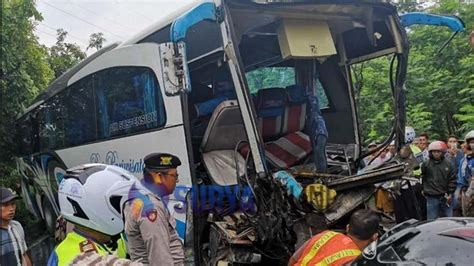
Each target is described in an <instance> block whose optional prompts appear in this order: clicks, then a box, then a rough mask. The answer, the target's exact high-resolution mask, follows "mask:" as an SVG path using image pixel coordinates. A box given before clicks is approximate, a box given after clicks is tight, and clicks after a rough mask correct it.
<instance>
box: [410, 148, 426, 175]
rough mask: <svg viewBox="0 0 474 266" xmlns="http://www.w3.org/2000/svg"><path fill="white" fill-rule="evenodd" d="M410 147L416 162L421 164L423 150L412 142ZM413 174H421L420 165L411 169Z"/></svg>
mask: <svg viewBox="0 0 474 266" xmlns="http://www.w3.org/2000/svg"><path fill="white" fill-rule="evenodd" d="M410 149H411V152H412V153H413V156H414V157H415V159H416V161H417V162H418V164H422V163H423V151H422V150H421V149H420V148H418V147H417V146H416V145H414V144H411V145H410ZM413 175H414V176H418V177H419V176H421V167H420V168H418V169H416V170H413Z"/></svg>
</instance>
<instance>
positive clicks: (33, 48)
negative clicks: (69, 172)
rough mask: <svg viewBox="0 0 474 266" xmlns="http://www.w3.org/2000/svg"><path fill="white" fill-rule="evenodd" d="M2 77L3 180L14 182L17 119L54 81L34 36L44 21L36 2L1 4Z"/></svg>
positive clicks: (0, 154) (0, 172)
mask: <svg viewBox="0 0 474 266" xmlns="http://www.w3.org/2000/svg"><path fill="white" fill-rule="evenodd" d="M1 3H2V6H1V12H2V13H1V17H2V18H1V21H2V25H1V73H0V75H1V77H0V112H1V120H2V122H1V124H0V137H1V142H0V151H1V152H0V177H1V179H2V182H4V181H7V180H11V179H8V178H6V177H8V176H10V175H11V173H12V171H13V169H14V166H15V165H14V163H13V155H12V154H13V151H14V146H15V145H14V143H15V142H14V132H15V124H14V123H15V119H16V118H17V117H18V115H20V114H21V112H22V111H23V110H24V109H25V108H26V107H27V105H28V104H29V103H30V102H31V100H32V99H33V98H34V97H36V95H38V93H39V92H41V91H42V90H44V89H45V88H46V87H47V85H48V83H49V82H50V81H51V79H52V77H53V71H52V70H51V68H50V65H49V64H48V61H47V58H48V50H47V48H46V47H44V46H43V45H40V44H39V43H38V38H37V37H36V36H35V35H34V34H33V30H34V27H35V21H39V20H41V19H42V17H41V14H40V13H38V11H37V10H36V8H35V5H34V2H33V1H20V0H17V1H14V0H11V1H2V2H1Z"/></svg>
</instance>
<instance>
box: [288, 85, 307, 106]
mask: <svg viewBox="0 0 474 266" xmlns="http://www.w3.org/2000/svg"><path fill="white" fill-rule="evenodd" d="M286 92H287V93H288V101H289V102H290V103H301V102H304V101H306V97H305V94H306V88H305V87H303V86H301V85H290V86H287V87H286Z"/></svg>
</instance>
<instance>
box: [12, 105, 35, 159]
mask: <svg viewBox="0 0 474 266" xmlns="http://www.w3.org/2000/svg"><path fill="white" fill-rule="evenodd" d="M32 114H34V113H30V114H29V115H25V116H23V117H22V118H21V119H19V120H18V121H17V124H16V132H17V134H16V144H17V145H18V146H17V153H18V155H27V154H32V153H34V152H37V151H38V149H39V147H38V141H37V139H38V138H37V137H38V134H37V130H36V129H37V126H34V125H35V124H36V119H32V118H31V115H32Z"/></svg>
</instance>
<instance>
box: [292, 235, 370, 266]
mask: <svg viewBox="0 0 474 266" xmlns="http://www.w3.org/2000/svg"><path fill="white" fill-rule="evenodd" d="M360 254H361V251H360V249H359V247H358V246H357V245H356V244H355V243H354V241H352V239H351V238H350V237H348V236H346V235H344V234H341V233H337V232H334V231H323V232H321V233H319V234H317V235H315V236H314V237H312V238H311V240H310V241H309V242H308V244H307V245H306V247H305V248H304V250H303V252H302V253H301V255H300V257H299V258H298V261H297V262H296V263H295V264H294V265H298V266H300V265H301V266H306V265H317V266H329V265H344V264H346V263H349V262H351V261H353V260H354V259H355V258H357V256H359V255H360Z"/></svg>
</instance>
